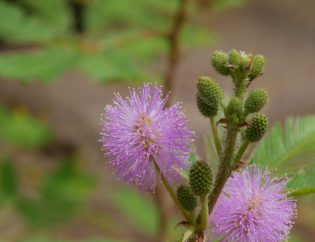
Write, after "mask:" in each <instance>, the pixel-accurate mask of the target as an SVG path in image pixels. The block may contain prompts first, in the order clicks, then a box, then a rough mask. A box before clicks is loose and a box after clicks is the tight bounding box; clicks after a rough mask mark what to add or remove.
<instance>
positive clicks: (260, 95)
mask: <svg viewBox="0 0 315 242" xmlns="http://www.w3.org/2000/svg"><path fill="white" fill-rule="evenodd" d="M267 99H268V93H267V92H266V91H265V90H264V89H261V88H259V89H256V90H254V91H252V92H251V93H250V94H249V95H248V97H247V99H246V101H245V111H246V112H247V113H255V112H258V111H260V110H261V109H262V108H263V107H264V106H265V104H266V102H267Z"/></svg>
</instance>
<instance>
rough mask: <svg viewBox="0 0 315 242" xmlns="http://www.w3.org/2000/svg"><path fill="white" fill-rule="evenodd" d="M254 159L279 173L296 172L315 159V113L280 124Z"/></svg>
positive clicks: (260, 145) (269, 135)
mask: <svg viewBox="0 0 315 242" xmlns="http://www.w3.org/2000/svg"><path fill="white" fill-rule="evenodd" d="M253 162H254V163H257V164H260V165H263V166H268V167H269V168H270V169H277V173H278V174H284V173H289V174H290V173H294V172H296V171H297V170H298V169H299V168H303V167H308V166H309V165H314V162H315V116H306V117H297V118H288V119H287V120H286V121H285V123H284V125H283V126H281V125H280V124H276V125H275V126H274V127H273V128H272V130H271V131H270V133H269V134H268V136H267V137H266V138H265V139H263V141H262V142H261V143H260V144H259V146H258V147H257V149H256V151H255V153H254V156H253Z"/></svg>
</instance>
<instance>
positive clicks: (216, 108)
mask: <svg viewBox="0 0 315 242" xmlns="http://www.w3.org/2000/svg"><path fill="white" fill-rule="evenodd" d="M211 63H212V66H213V68H214V69H215V70H216V71H217V72H218V73H219V74H221V75H223V76H230V77H231V78H232V81H233V84H234V95H233V96H232V97H231V98H225V99H223V96H224V94H223V91H222V89H221V88H220V86H219V84H218V83H217V82H216V81H215V80H213V79H212V78H210V77H207V76H202V77H200V78H199V79H198V81H197V95H196V101H197V107H198V109H199V111H200V113H201V114H202V115H203V116H205V117H207V118H209V119H210V125H211V129H212V134H213V139H214V144H215V148H216V151H217V154H218V157H219V165H218V169H217V174H216V176H215V177H213V175H212V171H211V168H210V165H209V164H208V163H207V162H205V161H202V160H199V161H196V162H195V163H194V164H193V165H192V166H191V167H190V170H189V185H181V186H180V187H179V188H178V190H177V201H178V203H179V205H180V207H181V208H182V209H183V210H185V211H186V212H188V213H189V214H190V216H191V218H192V219H190V220H189V221H188V222H189V224H190V225H192V226H194V228H195V230H194V232H195V233H196V234H200V233H201V234H202V232H203V231H204V230H205V228H206V225H207V218H208V213H209V212H211V210H212V209H213V207H214V205H215V202H216V200H217V199H218V197H219V196H220V192H221V191H222V188H223V186H224V184H225V182H226V181H227V179H228V178H229V176H230V175H231V172H232V171H233V170H235V169H237V167H239V163H240V161H241V159H242V157H243V155H244V153H245V151H246V149H247V148H248V146H249V145H250V144H251V143H254V142H257V141H259V140H261V139H262V137H263V136H264V134H265V133H266V131H267V128H268V118H267V117H266V115H265V114H263V113H261V110H262V108H263V107H264V106H265V104H266V103H267V100H268V93H267V92H266V91H265V90H263V89H261V88H258V89H256V90H253V91H251V92H249V94H247V89H248V87H249V85H250V84H251V83H252V81H253V80H254V79H256V78H257V77H259V76H261V75H262V74H263V71H264V66H265V59H264V57H263V56H261V55H253V54H246V53H245V52H242V51H237V50H235V49H233V50H231V51H230V52H229V53H225V52H223V51H215V52H214V53H213V55H212V58H211ZM220 126H223V127H224V129H221V130H220V129H219V128H220ZM219 131H221V132H222V133H223V135H221V136H220V134H219V133H220V132H219ZM221 137H224V138H223V139H222V138H221ZM238 141H239V142H238ZM197 197H198V198H199V200H198V199H197ZM198 201H199V203H200V204H199V205H200V206H198ZM197 207H200V212H199V213H198V214H197V216H196V214H195V210H196V208H197Z"/></svg>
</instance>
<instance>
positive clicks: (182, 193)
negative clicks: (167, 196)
mask: <svg viewBox="0 0 315 242" xmlns="http://www.w3.org/2000/svg"><path fill="white" fill-rule="evenodd" d="M177 199H178V202H179V203H180V205H181V206H182V208H183V209H185V210H187V211H192V210H194V209H195V208H196V206H197V199H196V197H195V195H194V194H193V192H192V191H191V189H190V188H189V187H187V186H184V185H181V186H180V187H179V188H178V189H177Z"/></svg>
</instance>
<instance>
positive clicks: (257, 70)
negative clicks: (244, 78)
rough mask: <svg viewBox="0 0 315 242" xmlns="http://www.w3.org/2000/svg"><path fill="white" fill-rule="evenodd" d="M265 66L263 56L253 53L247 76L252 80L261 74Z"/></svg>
mask: <svg viewBox="0 0 315 242" xmlns="http://www.w3.org/2000/svg"><path fill="white" fill-rule="evenodd" d="M264 68H265V58H264V57H263V56H262V55H254V56H253V59H252V66H251V69H250V72H249V74H248V77H249V78H250V79H251V80H253V79H255V78H257V77H258V76H260V75H262V74H263V72H264Z"/></svg>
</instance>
